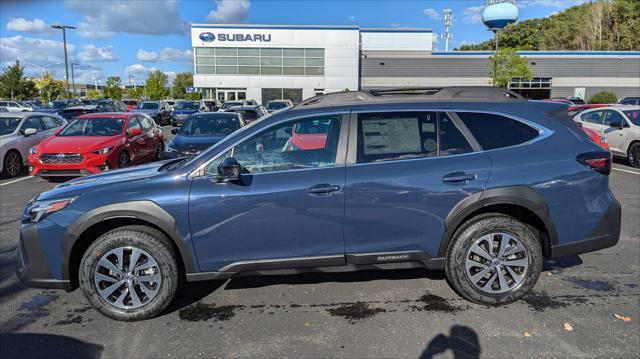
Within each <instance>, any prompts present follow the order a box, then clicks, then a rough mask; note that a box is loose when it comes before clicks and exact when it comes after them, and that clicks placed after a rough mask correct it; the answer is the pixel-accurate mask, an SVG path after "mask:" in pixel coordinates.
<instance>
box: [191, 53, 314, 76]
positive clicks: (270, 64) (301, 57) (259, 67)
mask: <svg viewBox="0 0 640 359" xmlns="http://www.w3.org/2000/svg"><path fill="white" fill-rule="evenodd" d="M195 61H196V74H205V75H210V74H218V75H296V76H301V75H312V76H322V75H324V49H317V48H316V49H304V48H303V49H299V48H237V47H207V48H196V49H195Z"/></svg>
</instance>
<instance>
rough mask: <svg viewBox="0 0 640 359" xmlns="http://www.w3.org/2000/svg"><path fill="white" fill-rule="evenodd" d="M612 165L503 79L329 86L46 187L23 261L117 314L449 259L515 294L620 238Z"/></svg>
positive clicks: (471, 286) (460, 281) (462, 271)
mask: <svg viewBox="0 0 640 359" xmlns="http://www.w3.org/2000/svg"><path fill="white" fill-rule="evenodd" d="M302 128H303V129H304V131H301V130H300V129H302ZM296 133H303V134H304V136H303V138H302V140H304V139H305V138H307V139H311V138H312V136H313V141H314V143H315V144H316V145H314V146H310V148H309V149H305V150H301V149H300V147H298V146H291V139H292V136H295V134H296ZM323 139H324V140H323ZM298 140H300V139H298ZM298 140H296V141H298ZM610 168H611V157H610V154H609V153H608V152H603V151H602V150H601V149H600V148H599V147H598V146H597V145H596V144H594V143H593V142H591V141H590V140H589V139H588V138H587V136H586V135H585V134H584V132H583V131H582V130H581V129H580V128H579V127H578V126H577V125H576V124H575V123H574V122H573V121H571V120H570V119H569V118H568V117H567V115H566V107H564V106H563V105H558V104H554V103H541V102H534V101H527V100H526V99H523V98H520V97H519V96H518V95H516V94H513V93H511V92H508V91H506V90H499V89H494V88H444V89H440V90H433V89H428V90H425V91H419V90H415V89H414V90H412V92H410V93H406V92H404V91H401V90H386V91H370V92H342V93H335V94H328V95H323V96H319V97H314V98H312V99H309V100H307V101H305V102H302V103H301V104H299V105H297V106H296V107H294V108H292V109H290V110H288V111H284V112H279V113H275V114H273V115H271V116H269V117H265V118H263V119H262V120H261V121H256V122H254V123H252V124H250V125H247V126H245V127H243V128H241V129H240V130H238V131H236V132H235V133H233V134H232V135H230V136H227V137H225V138H224V139H223V140H222V141H220V142H218V143H217V144H215V145H213V146H212V147H210V148H209V149H208V150H207V151H204V152H202V153H201V154H200V155H198V156H197V157H194V158H191V159H176V160H168V161H163V162H159V163H154V164H150V165H145V166H139V167H134V168H128V169H122V170H116V171H112V172H107V173H104V174H99V175H94V176H91V177H86V178H82V179H78V180H73V181H70V182H67V183H64V184H62V185H60V186H58V187H57V188H55V189H53V190H51V191H48V192H45V193H43V194H41V195H40V196H38V197H37V198H35V199H34V200H33V201H32V202H30V203H29V204H28V205H27V207H26V208H25V210H24V214H23V218H22V226H21V235H20V241H19V254H18V265H17V273H18V276H19V278H20V279H21V280H22V281H23V282H24V283H26V284H27V285H30V286H35V287H43V288H62V289H67V290H72V289H75V288H77V287H78V286H79V287H80V288H82V291H83V292H84V294H85V295H86V296H87V298H88V300H89V301H90V302H91V304H92V305H93V306H94V307H95V308H97V309H98V310H99V311H101V312H102V313H103V314H105V315H107V316H109V317H111V318H115V319H119V320H137V319H142V318H148V317H151V316H154V315H158V314H159V313H161V312H162V311H163V310H164V309H165V308H166V307H167V305H168V304H169V302H171V300H172V299H173V297H174V295H175V293H176V290H177V287H178V283H179V282H180V281H181V280H186V281H201V280H211V279H224V278H229V277H232V276H234V275H239V274H247V273H254V274H255V273H257V272H259V273H261V274H264V273H270V272H271V273H273V272H274V271H277V273H279V274H282V273H283V272H290V273H299V272H303V271H325V270H326V271H336V270H344V271H352V270H360V269H372V268H375V269H397V268H416V267H426V268H430V269H444V270H445V272H446V275H447V277H448V279H449V283H451V285H452V286H453V288H454V289H455V290H456V291H457V292H458V293H459V294H460V295H461V296H463V297H464V298H467V299H468V300H471V301H473V302H477V303H483V304H490V305H496V304H502V303H508V302H511V301H514V300H516V299H518V298H520V297H522V296H523V295H525V294H526V293H527V292H529V291H530V290H531V289H532V288H533V286H534V285H535V283H536V281H537V279H538V276H539V275H540V271H541V268H542V262H543V259H544V258H553V257H560V256H566V255H571V254H577V253H583V252H589V251H594V250H598V249H602V248H607V247H610V246H613V245H615V244H616V243H617V242H618V238H619V235H620V216H621V214H620V205H619V203H618V202H617V201H616V199H615V198H614V196H613V194H612V193H611V191H610V190H609V178H608V174H609V171H610Z"/></svg>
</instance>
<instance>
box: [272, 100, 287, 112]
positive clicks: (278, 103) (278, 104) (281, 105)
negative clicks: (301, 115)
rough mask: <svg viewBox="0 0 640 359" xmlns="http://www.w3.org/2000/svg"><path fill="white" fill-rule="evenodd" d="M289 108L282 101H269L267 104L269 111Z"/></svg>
mask: <svg viewBox="0 0 640 359" xmlns="http://www.w3.org/2000/svg"><path fill="white" fill-rule="evenodd" d="M285 107H287V104H286V103H284V102H281V101H269V103H268V104H267V110H279V109H281V108H285Z"/></svg>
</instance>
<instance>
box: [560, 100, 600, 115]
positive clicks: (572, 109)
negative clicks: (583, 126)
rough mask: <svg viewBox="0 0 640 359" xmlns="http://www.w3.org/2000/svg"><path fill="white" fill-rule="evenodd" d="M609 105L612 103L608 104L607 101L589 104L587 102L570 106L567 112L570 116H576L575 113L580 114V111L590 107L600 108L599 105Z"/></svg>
mask: <svg viewBox="0 0 640 359" xmlns="http://www.w3.org/2000/svg"><path fill="white" fill-rule="evenodd" d="M607 106H611V105H608V104H606V103H588V104H585V105H575V106H569V109H568V110H567V113H568V114H569V116H575V115H577V114H579V113H580V112H582V111H584V110H588V109H590V108H599V107H607Z"/></svg>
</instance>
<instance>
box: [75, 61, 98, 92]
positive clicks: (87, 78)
mask: <svg viewBox="0 0 640 359" xmlns="http://www.w3.org/2000/svg"><path fill="white" fill-rule="evenodd" d="M74 75H75V81H76V83H77V84H78V83H84V84H88V85H91V87H92V86H93V84H94V80H93V79H94V78H95V79H101V78H103V77H104V73H103V72H102V70H101V69H100V68H98V67H96V66H93V65H88V66H83V65H80V66H76V67H75V70H74Z"/></svg>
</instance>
